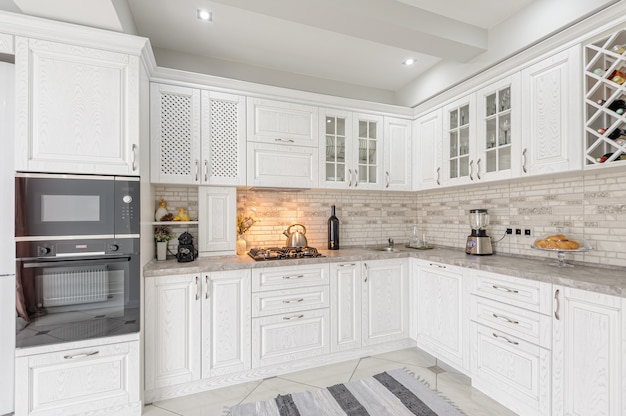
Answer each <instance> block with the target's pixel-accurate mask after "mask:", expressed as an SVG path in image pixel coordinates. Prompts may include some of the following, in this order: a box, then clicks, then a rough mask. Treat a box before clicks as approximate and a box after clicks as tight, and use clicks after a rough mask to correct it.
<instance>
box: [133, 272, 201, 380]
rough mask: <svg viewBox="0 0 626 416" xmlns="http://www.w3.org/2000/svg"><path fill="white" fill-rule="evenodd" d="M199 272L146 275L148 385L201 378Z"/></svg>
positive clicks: (146, 364) (146, 365)
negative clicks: (192, 273)
mask: <svg viewBox="0 0 626 416" xmlns="http://www.w3.org/2000/svg"><path fill="white" fill-rule="evenodd" d="M200 280H201V279H200V275H179V276H162V277H151V278H147V279H145V309H146V311H149V312H148V313H146V318H145V375H146V377H145V385H146V389H147V390H150V389H154V388H159V387H165V386H171V385H175V384H181V383H186V382H190V381H194V380H199V379H200V374H201V373H200V371H201V367H200V358H201V357H200V347H201V344H200V342H201V336H200V325H201V302H200V296H201V284H202V283H201V281H200Z"/></svg>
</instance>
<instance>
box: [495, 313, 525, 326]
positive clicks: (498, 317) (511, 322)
mask: <svg viewBox="0 0 626 416" xmlns="http://www.w3.org/2000/svg"><path fill="white" fill-rule="evenodd" d="M492 315H493V317H494V318H496V319H501V320H503V321H505V322H508V323H510V324H515V325H517V324H519V321H516V320H514V319H511V318H507V317H506V316H501V315H498V314H495V313H492Z"/></svg>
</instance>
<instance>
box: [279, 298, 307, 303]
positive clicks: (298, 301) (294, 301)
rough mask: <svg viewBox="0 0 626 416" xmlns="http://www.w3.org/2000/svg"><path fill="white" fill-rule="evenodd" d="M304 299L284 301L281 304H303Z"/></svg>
mask: <svg viewBox="0 0 626 416" xmlns="http://www.w3.org/2000/svg"><path fill="white" fill-rule="evenodd" d="M303 301H304V298H298V299H285V300H283V303H300V302H303Z"/></svg>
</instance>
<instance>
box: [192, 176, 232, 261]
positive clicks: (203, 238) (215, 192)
mask: <svg viewBox="0 0 626 416" xmlns="http://www.w3.org/2000/svg"><path fill="white" fill-rule="evenodd" d="M198 214H199V216H200V218H202V221H201V222H200V224H199V225H198V251H199V254H200V255H201V256H205V255H206V256H210V255H221V254H234V252H235V244H236V238H237V230H236V222H237V220H236V218H237V188H224V187H214V186H211V187H209V186H200V187H199V188H198Z"/></svg>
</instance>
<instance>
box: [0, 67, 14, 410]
mask: <svg viewBox="0 0 626 416" xmlns="http://www.w3.org/2000/svg"><path fill="white" fill-rule="evenodd" d="M13 80H14V66H13V65H11V64H8V63H6V62H0V126H1V128H0V146H1V150H0V189H2V194H3V195H2V199H1V200H0V415H4V414H8V413H12V412H13V410H14V391H15V390H14V389H15V370H14V368H15V294H14V293H15V245H14V239H13V238H14V229H13V225H14V222H13V210H14V201H13V195H14V191H13V185H14V179H13V176H14V174H15V172H14V168H13V166H14V164H13V157H14V153H13V140H14V139H13V123H14V120H13V102H14V98H13V91H14V81H13Z"/></svg>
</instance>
